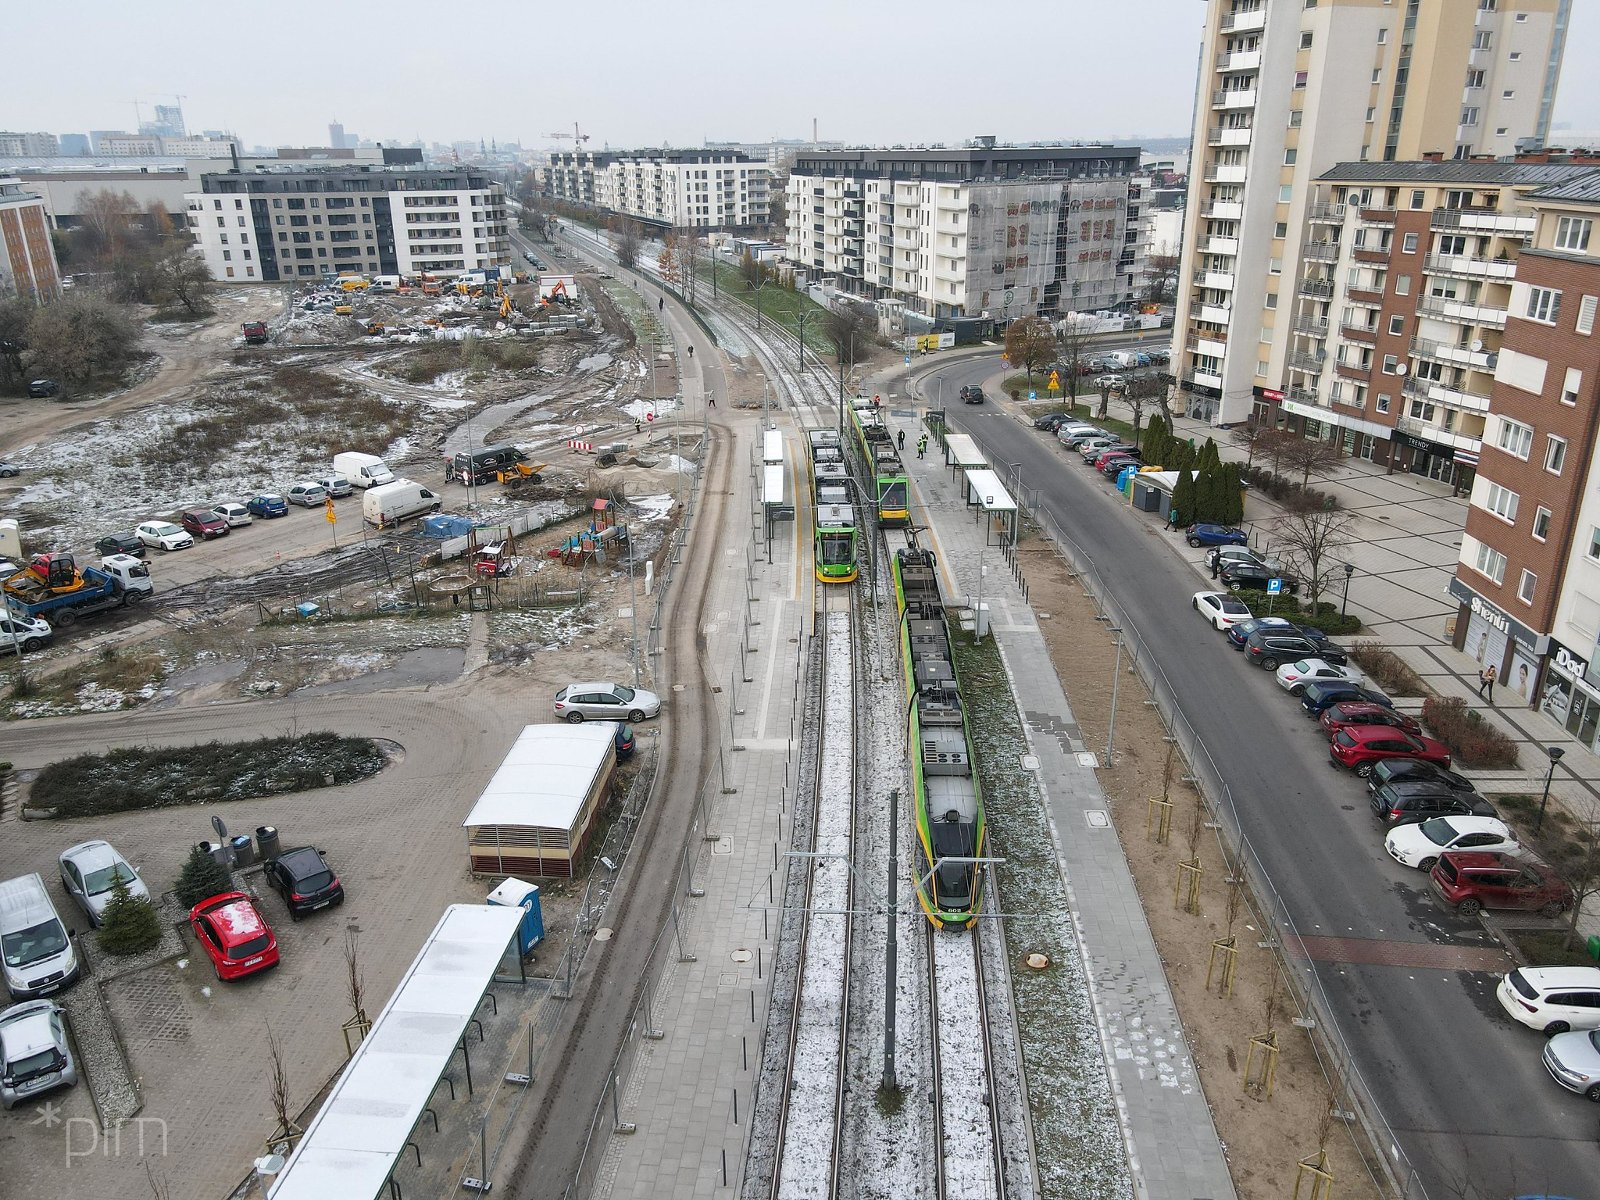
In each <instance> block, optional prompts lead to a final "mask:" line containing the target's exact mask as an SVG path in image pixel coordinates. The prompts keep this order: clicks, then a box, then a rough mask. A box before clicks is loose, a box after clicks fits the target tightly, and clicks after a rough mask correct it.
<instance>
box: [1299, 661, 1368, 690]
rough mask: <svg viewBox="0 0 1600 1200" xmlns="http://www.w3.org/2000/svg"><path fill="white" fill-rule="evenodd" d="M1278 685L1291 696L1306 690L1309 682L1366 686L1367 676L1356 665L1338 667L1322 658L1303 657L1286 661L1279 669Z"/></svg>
mask: <svg viewBox="0 0 1600 1200" xmlns="http://www.w3.org/2000/svg"><path fill="white" fill-rule="evenodd" d="M1277 678H1278V686H1279V687H1281V688H1283V689H1284V690H1285V691H1287V692H1288V693H1289V694H1290V695H1291V696H1298V695H1299V694H1300V693H1301V692H1303V691H1305V690H1306V684H1308V683H1341V682H1343V683H1356V684H1360V685H1362V686H1363V687H1364V686H1366V682H1367V677H1366V676H1365V675H1364V674H1362V673H1361V672H1360V671H1358V670H1356V669H1355V668H1354V667H1336V666H1334V665H1333V664H1332V663H1331V662H1327V661H1326V660H1324V659H1320V658H1302V659H1301V660H1300V661H1299V662H1292V663H1284V664H1283V666H1281V667H1279V668H1278V671H1277Z"/></svg>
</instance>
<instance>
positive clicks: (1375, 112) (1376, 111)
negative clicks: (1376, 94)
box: [1367, 108, 1378, 125]
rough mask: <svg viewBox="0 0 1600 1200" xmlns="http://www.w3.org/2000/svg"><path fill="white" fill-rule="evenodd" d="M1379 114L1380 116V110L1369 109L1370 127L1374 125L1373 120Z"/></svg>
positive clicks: (1368, 121) (1368, 119) (1368, 122)
mask: <svg viewBox="0 0 1600 1200" xmlns="http://www.w3.org/2000/svg"><path fill="white" fill-rule="evenodd" d="M1377 114H1378V110H1377V109H1375V108H1369V109H1367V124H1368V125H1371V124H1372V118H1373V117H1375V116H1377Z"/></svg>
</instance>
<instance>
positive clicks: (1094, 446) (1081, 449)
mask: <svg viewBox="0 0 1600 1200" xmlns="http://www.w3.org/2000/svg"><path fill="white" fill-rule="evenodd" d="M1117 444H1118V441H1117V438H1116V436H1115V435H1114V434H1109V433H1108V434H1106V435H1105V436H1103V437H1092V438H1084V439H1083V441H1081V442H1076V443H1074V444H1073V445H1072V447H1071V448H1072V449H1073V450H1076V451H1077V452H1078V453H1079V454H1080V455H1082V456H1084V457H1085V458H1087V457H1088V456H1089V455H1092V454H1098V453H1099V452H1100V451H1101V450H1104V449H1106V448H1108V447H1110V446H1115V445H1117Z"/></svg>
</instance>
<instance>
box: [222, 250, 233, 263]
mask: <svg viewBox="0 0 1600 1200" xmlns="http://www.w3.org/2000/svg"><path fill="white" fill-rule="evenodd" d="M222 261H223V262H232V261H233V251H232V250H224V251H223V252H222Z"/></svg>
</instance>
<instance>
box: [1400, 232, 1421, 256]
mask: <svg viewBox="0 0 1600 1200" xmlns="http://www.w3.org/2000/svg"><path fill="white" fill-rule="evenodd" d="M1416 252H1417V235H1416V234H1414V233H1408V234H1406V235H1405V236H1404V237H1403V238H1401V239H1400V253H1401V254H1415V253H1416Z"/></svg>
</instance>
